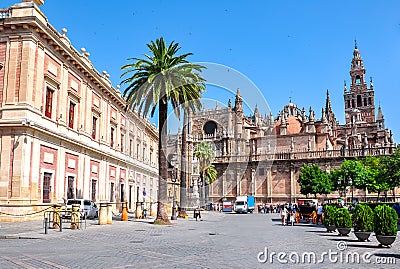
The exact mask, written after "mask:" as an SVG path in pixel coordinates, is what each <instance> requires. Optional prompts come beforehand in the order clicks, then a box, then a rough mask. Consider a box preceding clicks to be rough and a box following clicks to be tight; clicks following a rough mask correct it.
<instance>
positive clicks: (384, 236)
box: [374, 205, 398, 246]
mask: <svg viewBox="0 0 400 269" xmlns="http://www.w3.org/2000/svg"><path fill="white" fill-rule="evenodd" d="M397 218H398V217H397V213H396V210H394V209H393V208H391V207H389V206H387V205H379V206H377V207H375V210H374V219H375V228H374V232H375V235H376V239H377V240H378V242H379V243H380V245H381V246H390V245H391V244H392V243H393V242H394V241H395V240H396V236H397V228H398V227H397Z"/></svg>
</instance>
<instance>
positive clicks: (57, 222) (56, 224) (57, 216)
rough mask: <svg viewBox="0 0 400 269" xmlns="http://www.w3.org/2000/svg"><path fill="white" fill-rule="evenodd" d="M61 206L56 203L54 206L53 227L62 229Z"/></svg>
mask: <svg viewBox="0 0 400 269" xmlns="http://www.w3.org/2000/svg"><path fill="white" fill-rule="evenodd" d="M60 214H61V206H60V205H54V207H53V228H54V229H57V230H58V229H60V221H61V218H60V217H61V215H60Z"/></svg>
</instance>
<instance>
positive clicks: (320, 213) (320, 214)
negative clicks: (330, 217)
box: [316, 204, 324, 224]
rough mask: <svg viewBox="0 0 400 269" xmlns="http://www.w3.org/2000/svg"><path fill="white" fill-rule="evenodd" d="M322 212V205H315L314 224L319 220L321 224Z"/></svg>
mask: <svg viewBox="0 0 400 269" xmlns="http://www.w3.org/2000/svg"><path fill="white" fill-rule="evenodd" d="M323 212H324V207H323V206H322V204H319V205H318V207H317V220H316V224H318V222H320V221H321V224H322V213H323Z"/></svg>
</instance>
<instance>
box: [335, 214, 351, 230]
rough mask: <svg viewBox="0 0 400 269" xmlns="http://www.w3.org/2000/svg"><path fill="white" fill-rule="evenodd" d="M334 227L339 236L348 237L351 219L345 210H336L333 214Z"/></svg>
mask: <svg viewBox="0 0 400 269" xmlns="http://www.w3.org/2000/svg"><path fill="white" fill-rule="evenodd" d="M335 225H336V228H337V230H338V232H339V234H340V235H348V234H349V233H350V231H351V226H352V222H351V217H350V213H349V210H348V209H347V208H338V209H337V210H336V212H335Z"/></svg>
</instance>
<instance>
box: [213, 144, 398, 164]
mask: <svg viewBox="0 0 400 269" xmlns="http://www.w3.org/2000/svg"><path fill="white" fill-rule="evenodd" d="M393 151H394V147H377V148H353V149H347V150H338V149H335V150H318V151H299V152H276V153H265V154H252V155H250V154H249V155H224V156H218V157H216V158H215V159H214V163H227V162H254V161H275V160H302V159H321V158H339V157H364V156H385V155H390V154H392V153H393Z"/></svg>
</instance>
